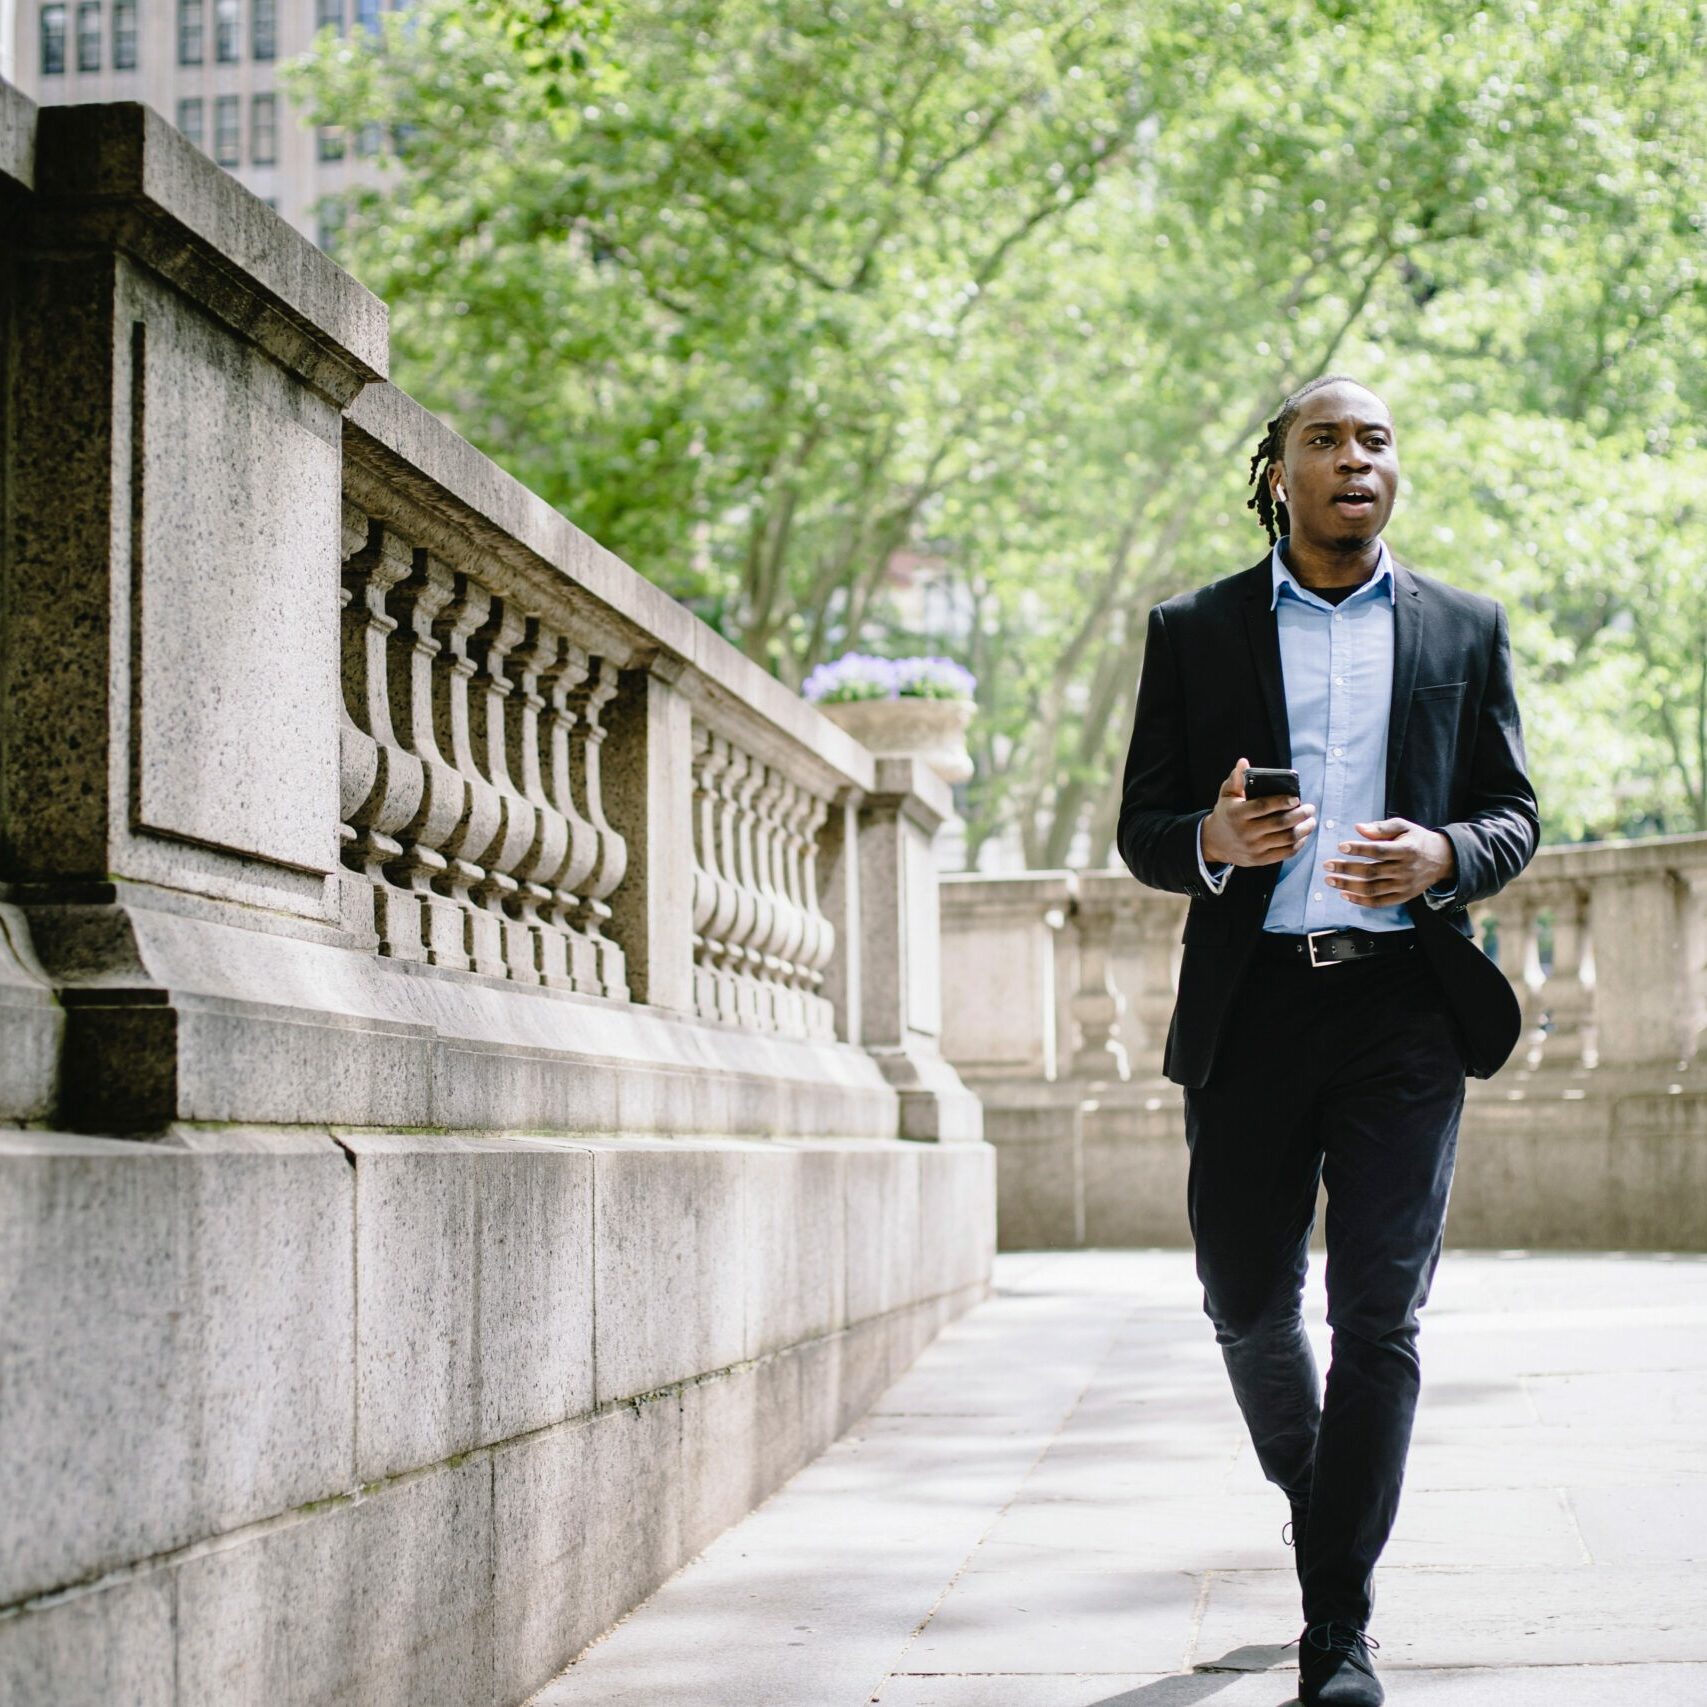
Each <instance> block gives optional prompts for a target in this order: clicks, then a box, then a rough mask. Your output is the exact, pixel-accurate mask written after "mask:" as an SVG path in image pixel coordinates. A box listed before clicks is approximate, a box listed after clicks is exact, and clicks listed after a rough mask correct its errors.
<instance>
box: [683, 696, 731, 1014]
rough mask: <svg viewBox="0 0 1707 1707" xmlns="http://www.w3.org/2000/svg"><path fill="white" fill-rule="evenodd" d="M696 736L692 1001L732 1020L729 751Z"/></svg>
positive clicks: (711, 738) (715, 739)
mask: <svg viewBox="0 0 1707 1707" xmlns="http://www.w3.org/2000/svg"><path fill="white" fill-rule="evenodd" d="M700 736H703V738H704V746H703V749H702V757H701V759H700V762H699V763H698V764H697V765H696V767H695V771H694V791H695V794H694V798H695V810H696V817H697V824H696V835H695V843H696V845H695V853H696V856H697V865H696V871H695V896H696V900H695V911H694V917H695V921H696V926H695V928H696V930H697V931H698V933H699V941H698V943H697V944H696V946H695V956H694V988H695V992H696V1006H697V1011H698V1012H699V1014H700V1015H701V1017H702V1018H705V1019H715V1020H723V1021H726V1022H729V1023H733V1022H734V1020H735V1018H736V1015H737V1011H738V1004H737V1002H736V999H735V980H734V975H733V974H732V973H731V972H730V970H729V946H728V942H727V940H726V938H727V933H728V931H729V927H730V926H731V925H732V924H734V922H735V916H736V913H737V912H738V910H739V907H740V895H739V892H738V890H737V888H736V884H735V880H734V878H733V877H732V876H731V875H730V872H729V868H728V866H727V864H726V862H725V858H724V834H723V826H724V815H725V812H726V809H727V801H726V799H725V795H724V786H723V785H724V780H725V777H726V775H727V772H728V770H729V765H730V762H731V753H730V748H729V743H728V742H727V741H726V740H724V739H723V737H722V736H721V735H713V734H712V733H711V732H710V731H709V730H706V729H703V728H702V729H700V730H699V731H697V732H696V739H698V737H700ZM702 878H703V883H704V887H705V889H706V891H707V894H708V899H709V903H710V906H709V910H708V912H707V913H706V916H705V919H704V922H703V924H700V923H698V920H699V901H698V894H699V888H700V884H701V879H702Z"/></svg>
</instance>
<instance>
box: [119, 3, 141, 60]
mask: <svg viewBox="0 0 1707 1707" xmlns="http://www.w3.org/2000/svg"><path fill="white" fill-rule="evenodd" d="M135 69H136V0H113V70H115V71H134V70H135Z"/></svg>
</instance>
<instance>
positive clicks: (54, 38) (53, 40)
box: [41, 5, 65, 77]
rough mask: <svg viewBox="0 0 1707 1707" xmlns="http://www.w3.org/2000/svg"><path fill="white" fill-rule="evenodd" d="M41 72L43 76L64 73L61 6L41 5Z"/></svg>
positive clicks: (56, 75)
mask: <svg viewBox="0 0 1707 1707" xmlns="http://www.w3.org/2000/svg"><path fill="white" fill-rule="evenodd" d="M41 72H42V76H44V77H60V76H63V75H64V73H65V8H64V7H63V6H59V5H53V6H43V7H42V9H41Z"/></svg>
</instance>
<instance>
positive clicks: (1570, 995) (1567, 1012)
mask: <svg viewBox="0 0 1707 1707" xmlns="http://www.w3.org/2000/svg"><path fill="white" fill-rule="evenodd" d="M1536 890H1537V904H1538V907H1540V908H1544V909H1545V910H1547V911H1548V912H1549V913H1550V914H1551V916H1552V921H1553V965H1552V968H1551V970H1550V971H1549V972H1548V973H1547V976H1546V979H1545V980H1544V982H1543V983H1542V985H1541V989H1540V991H1539V993H1538V996H1537V1001H1538V1003H1539V1006H1540V1007H1541V1009H1542V1010H1543V1011H1544V1012H1545V1014H1546V1016H1547V1019H1548V1022H1549V1029H1548V1032H1547V1037H1546V1041H1545V1042H1544V1043H1543V1044H1542V1046H1541V1049H1540V1052H1539V1058H1538V1060H1537V1062H1536V1065H1537V1066H1539V1067H1542V1068H1545V1069H1546V1070H1548V1071H1549V1072H1578V1071H1581V1070H1582V1069H1583V1068H1584V1067H1587V1066H1592V1065H1593V1063H1594V1051H1595V1039H1594V992H1593V990H1592V989H1591V988H1590V986H1589V984H1588V982H1587V980H1586V978H1585V976H1584V964H1583V962H1584V958H1585V954H1586V952H1587V949H1588V905H1589V896H1588V890H1587V889H1586V888H1584V887H1583V886H1582V885H1580V884H1578V883H1576V882H1574V881H1572V880H1569V879H1566V880H1564V881H1562V882H1558V883H1553V882H1547V883H1544V884H1537V885H1536Z"/></svg>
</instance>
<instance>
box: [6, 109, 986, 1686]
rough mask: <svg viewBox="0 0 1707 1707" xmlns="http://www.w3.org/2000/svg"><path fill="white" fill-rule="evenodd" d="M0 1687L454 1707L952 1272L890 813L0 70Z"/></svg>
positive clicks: (766, 1455) (529, 1656) (920, 1318)
mask: <svg viewBox="0 0 1707 1707" xmlns="http://www.w3.org/2000/svg"><path fill="white" fill-rule="evenodd" d="M0 204H3V206H0V217H3V219H4V222H5V228H6V230H7V232H8V235H9V236H11V235H13V234H16V237H17V241H15V242H12V243H9V244H8V245H7V247H6V249H5V251H4V254H3V255H0V308H3V311H4V338H3V343H0V360H3V362H4V370H3V375H0V380H3V384H0V406H3V416H0V445H3V457H0V479H3V481H4V489H3V507H4V534H3V538H0V1487H4V1488H5V1489H6V1490H7V1497H6V1499H5V1500H4V1501H0V1700H3V1701H5V1702H7V1703H12V1702H18V1703H32V1704H33V1703H42V1704H48V1703H52V1704H53V1707H72V1704H75V1703H84V1702H88V1703H96V1702H99V1703H111V1702H115V1701H121V1700H122V1701H125V1702H137V1703H148V1704H150V1707H153V1704H155V1703H160V1704H167V1703H171V1704H174V1707H176V1704H180V1703H190V1702H197V1703H200V1702H207V1703H210V1704H212V1703H219V1704H222V1707H225V1704H233V1703H249V1702H254V1703H257V1704H259V1703H266V1704H267V1707H282V1704H287V1703H327V1702H341V1701H347V1702H350V1703H361V1704H362V1707H370V1704H376V1703H385V1702H397V1703H399V1704H401V1703H405V1702H407V1703H409V1704H410V1707H422V1704H427V1703H439V1702H442V1703H447V1704H449V1703H454V1704H456V1707H467V1704H469V1703H477V1702H478V1703H493V1704H498V1703H508V1702H515V1701H519V1700H521V1699H523V1698H524V1697H525V1696H526V1695H527V1694H529V1693H530V1692H531V1691H532V1690H533V1689H534V1688H536V1687H537V1686H538V1685H539V1684H540V1683H542V1682H543V1681H544V1680H545V1679H547V1678H548V1677H549V1676H551V1675H552V1674H553V1673H554V1672H555V1671H557V1670H558V1669H560V1668H561V1667H562V1666H563V1665H564V1664H565V1663H566V1662H567V1661H568V1660H569V1659H570V1658H572V1657H573V1655H574V1654H575V1653H576V1652H577V1651H578V1650H579V1649H580V1648H581V1647H582V1646H584V1645H585V1644H586V1643H587V1642H588V1641H590V1640H591V1639H593V1638H594V1637H595V1636H597V1635H598V1634H599V1633H600V1632H601V1631H602V1630H604V1629H605V1628H607V1627H608V1626H609V1625H610V1624H611V1623H612V1622H613V1621H614V1620H615V1619H616V1618H617V1617H619V1616H620V1615H621V1614H622V1613H623V1612H624V1611H625V1610H626V1609H627V1608H629V1607H630V1606H632V1605H633V1604H634V1603H635V1602H636V1601H637V1600H639V1599H640V1598H642V1597H643V1596H644V1595H645V1594H646V1593H648V1592H649V1591H650V1589H651V1588H652V1587H654V1586H655V1585H656V1584H657V1583H658V1582H659V1581H661V1580H662V1579H663V1578H664V1577H665V1576H667V1575H668V1574H669V1573H670V1572H671V1571H673V1570H674V1569H675V1568H676V1567H677V1566H678V1565H679V1564H680V1563H681V1562H682V1561H683V1560H685V1559H686V1558H688V1557H690V1556H691V1555H692V1554H693V1553H694V1552H696V1551H697V1550H699V1549H700V1548H702V1547H703V1546H704V1545H705V1544H706V1543H707V1542H708V1541H709V1540H710V1539H711V1538H712V1537H713V1536H714V1535H715V1534H717V1533H718V1531H719V1530H721V1529H722V1528H724V1527H725V1526H727V1525H728V1524H729V1523H730V1522H732V1521H734V1520H735V1519H736V1518H738V1517H739V1516H740V1515H742V1513H744V1512H745V1511H746V1510H748V1509H749V1508H750V1507H751V1506H752V1505H753V1504H754V1503H756V1502H757V1501H758V1500H760V1499H762V1498H763V1497H764V1496H765V1495H766V1493H768V1492H769V1491H770V1490H771V1489H772V1488H774V1487H775V1486H776V1485H777V1484H778V1483H779V1482H781V1481H782V1480H784V1479H785V1478H786V1477H787V1476H788V1475H789V1474H790V1473H792V1471H793V1470H794V1469H795V1468H797V1467H798V1466H799V1465H800V1464H801V1463H803V1462H805V1461H806V1459H808V1458H809V1457H811V1456H812V1455H813V1454H814V1453H816V1452H817V1451H818V1450H819V1449H821V1448H822V1447H823V1446H824V1445H825V1444H827V1443H828V1442H829V1441H830V1440H831V1439H833V1438H834V1436H835V1435H836V1434H837V1433H838V1432H839V1431H840V1430H842V1429H844V1428H845V1427H846V1426H847V1425H848V1424H849V1422H850V1421H852V1420H853V1419H854V1418H856V1417H857V1416H858V1415H859V1414H860V1413H861V1412H862V1411H863V1410H864V1409H865V1408H866V1407H867V1406H868V1405H869V1404H870V1402H871V1401H872V1400H873V1398H874V1397H875V1396H876V1395H877V1394H878V1393H879V1392H880V1391H881V1390H882V1388H883V1387H884V1386H885V1385H886V1384H887V1382H888V1381H889V1380H890V1379H891V1378H892V1377H893V1376H894V1375H895V1374H897V1373H898V1372H899V1371H900V1370H901V1369H902V1368H904V1367H905V1365H906V1364H907V1363H908V1362H909V1361H910V1360H911V1358H912V1357H913V1356H914V1355H915V1354H916V1353H917V1351H918V1350H919V1349H920V1347H921V1346H922V1345H923V1344H924V1343H925V1342H926V1341H927V1340H928V1339H929V1337H930V1336H931V1335H932V1334H933V1333H934V1332H935V1331H936V1329H937V1328H938V1327H939V1326H940V1325H941V1324H942V1323H943V1322H944V1321H946V1320H948V1319H949V1318H951V1317H952V1316H953V1315H955V1314H956V1313H958V1312H959V1311H961V1310H963V1309H964V1308H966V1307H967V1306H968V1305H969V1304H970V1303H972V1302H974V1301H975V1300H976V1299H978V1298H979V1297H980V1296H982V1295H983V1294H984V1292H985V1291H986V1290H987V1287H988V1277H989V1267H990V1255H991V1250H992V1247H993V1242H994V1152H993V1151H992V1149H991V1147H990V1146H989V1145H988V1144H987V1143H985V1142H984V1141H983V1140H982V1137H981V1111H980V1108H979V1105H978V1102H977V1100H976V1099H975V1097H973V1096H972V1095H971V1094H970V1093H969V1092H968V1091H967V1090H966V1088H965V1087H964V1085H963V1084H962V1083H961V1081H960V1079H959V1078H958V1076H957V1075H956V1074H955V1072H954V1070H953V1069H952V1067H950V1066H949V1065H948V1063H947V1062H946V1061H945V1060H944V1058H943V1056H942V1054H941V1051H940V1047H939V1041H940V1040H939V1032H940V1006H941V1003H940V996H939V993H938V990H937V988H936V985H935V977H936V967H937V956H936V952H935V944H936V936H937V931H938V928H939V922H938V917H937V891H936V886H935V883H934V880H926V881H921V874H928V873H929V871H930V862H929V845H930V837H931V835H932V833H933V831H934V830H935V829H936V827H937V825H938V824H939V823H940V822H941V821H942V819H943V817H944V816H945V814H946V812H947V810H948V804H949V802H948V795H947V790H946V787H945V786H944V785H943V784H942V782H941V781H940V779H938V778H937V777H936V776H935V775H934V773H931V772H930V771H928V770H926V769H925V768H923V767H922V766H919V765H917V764H915V763H913V762H911V761H896V760H881V761H879V760H874V759H873V757H872V756H871V755H870V754H869V753H868V752H866V751H865V749H864V748H862V747H860V746H858V745H857V744H856V743H854V742H852V741H851V740H849V739H848V738H847V737H846V736H845V735H844V734H843V733H842V732H841V731H840V730H838V729H836V728H835V727H834V726H833V725H831V724H830V723H829V722H828V721H827V720H825V719H823V718H821V717H819V716H818V715H817V714H816V713H815V712H814V711H812V710H811V708H809V707H808V706H806V705H804V704H803V703H802V702H800V701H799V700H798V699H797V698H795V697H794V696H793V695H791V694H789V693H788V692H787V691H786V690H784V689H783V688H782V687H781V686H780V685H779V684H778V683H777V682H776V681H775V680H774V679H772V678H771V677H769V676H768V675H767V674H765V673H764V672H763V671H762V670H760V669H758V668H757V667H756V666H754V665H753V664H751V663H750V662H749V661H748V660H746V659H744V658H743V657H741V656H740V655H739V654H738V653H736V652H735V651H734V650H733V649H732V648H731V647H729V646H728V645H727V644H725V643H724V642H723V641H722V640H720V639H719V638H718V637H717V636H716V635H714V634H712V633H711V632H710V631H709V630H708V629H706V628H705V627H704V626H703V625H702V624H700V623H698V622H697V621H696V620H694V619H693V618H692V617H690V616H689V615H688V614H687V613H686V612H685V611H684V610H682V609H681V607H679V606H678V605H676V604H675V603H673V602H672V601H671V600H669V599H668V598H667V597H665V596H664V595H663V594H662V593H660V592H659V591H658V589H657V588H656V587H654V586H653V585H652V584H651V583H650V582H648V581H647V580H645V579H644V578H643V577H642V576H641V575H639V574H636V573H635V572H634V571H633V570H632V569H630V568H629V567H628V566H627V565H625V564H623V563H621V562H619V561H618V560H617V559H615V558H614V557H612V556H611V555H610V554H609V553H608V552H606V551H604V550H602V549H601V548H600V547H599V546H598V545H597V544H596V543H595V542H594V541H592V540H590V539H588V538H587V537H586V536H585V535H584V534H582V533H580V532H579V531H578V530H577V529H576V528H575V527H574V526H573V525H572V524H571V523H570V522H568V521H567V520H565V519H564V518H563V517H562V516H560V515H558V514H557V513H555V512H554V511H552V510H550V509H549V508H548V507H547V506H545V505H544V504H543V503H541V502H540V501H539V500H538V499H537V498H536V497H534V496H533V495H532V494H531V493H529V492H528V491H526V490H525V489H524V488H522V487H520V486H519V485H517V484H516V483H515V482H514V481H512V480H510V479H508V478H507V477H506V476H504V475H503V474H502V473H501V472H500V471H499V470H498V469H497V468H495V467H494V466H493V465H492V464H491V463H489V462H488V461H487V460H486V459H485V458H483V457H481V456H480V455H478V454H477V453H476V452H475V451H474V450H473V449H472V448H471V447H470V446H468V445H467V444H466V443H464V442H463V441H462V440H460V439H459V438H457V437H456V435H455V434H453V433H452V432H450V431H449V430H448V429H447V428H446V427H445V426H444V425H443V424H442V423H441V422H439V421H438V420H437V419H436V418H434V417H433V416H431V415H429V414H428V413H427V412H426V411H424V410H422V409H421V408H420V407H419V406H418V405H416V404H415V403H413V402H412V401H411V400H410V399H409V398H408V397H406V396H404V395H403V394H402V393H400V392H398V391H397V390H395V389H394V388H393V387H391V386H390V385H388V384H387V383H386V381H385V378H384V374H385V368H386V360H387V343H386V320H385V311H384V308H383V305H381V304H380V303H378V302H377V301H376V300H375V299H373V298H372V297H371V296H369V295H368V294H367V293H366V292H365V291H363V290H362V289H361V287H360V286H358V285H357V284H356V283H355V282H354V281H353V280H352V279H350V278H349V277H348V276H347V275H345V274H344V273H342V272H340V271H339V269H338V268H336V267H335V266H334V265H333V264H332V263H331V262H330V261H329V260H327V258H326V257H325V256H324V255H322V254H320V253H319V252H318V251H317V250H315V249H313V248H312V247H311V246H309V245H308V244H306V243H305V242H303V241H302V240H301V239H300V238H299V237H298V236H297V235H296V234H295V233H294V232H292V231H291V230H290V229H289V228H288V227H287V226H285V225H284V224H283V223H282V222H281V221H280V220H278V219H277V218H275V217H274V216H273V215H272V214H270V213H269V212H268V210H267V209H266V208H265V207H264V206H263V205H262V204H261V203H259V202H258V201H256V200H255V199H254V198H253V197H251V196H249V195H248V194H247V193H246V192H245V191H243V190H242V189H241V188H240V187H239V186H238V185H237V184H236V183H235V182H234V181H233V180H231V179H230V178H229V177H227V176H226V175H225V174H224V173H222V172H220V171H219V170H218V169H217V168H215V167H214V166H212V165H211V164H210V163H209V162H208V161H207V160H205V159H204V158H203V157H202V156H201V155H200V154H199V153H198V152H197V151H196V150H195V149H193V148H191V147H190V146H189V145H188V144H187V143H186V142H185V141H184V140H183V139H182V138H181V137H179V136H178V135H177V134H176V132H174V131H173V130H172V129H171V127H169V126H168V125H166V124H165V123H164V122H163V121H162V120H160V119H159V118H158V117H157V116H155V115H154V114H152V113H150V112H148V111H147V110H145V109H143V108H140V107H136V106H115V107H106V108H101V107H82V108H63V109H55V110H50V111H44V112H42V113H40V114H38V113H36V112H35V111H34V109H32V108H31V107H30V106H29V104H28V103H27V102H25V101H23V100H22V99H21V98H20V97H18V96H17V95H16V93H15V92H14V91H12V90H10V89H8V88H6V87H5V86H4V85H0Z"/></svg>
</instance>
